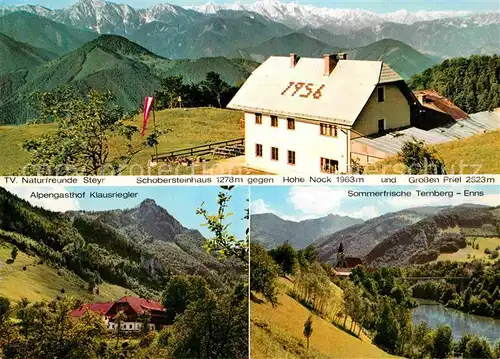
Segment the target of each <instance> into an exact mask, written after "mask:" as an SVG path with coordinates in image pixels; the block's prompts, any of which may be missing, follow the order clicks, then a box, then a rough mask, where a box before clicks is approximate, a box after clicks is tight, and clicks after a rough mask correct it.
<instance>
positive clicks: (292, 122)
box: [287, 118, 295, 130]
mask: <svg viewBox="0 0 500 359" xmlns="http://www.w3.org/2000/svg"><path fill="white" fill-rule="evenodd" d="M287 121H288V129H289V130H295V119H294V118H289V119H287Z"/></svg>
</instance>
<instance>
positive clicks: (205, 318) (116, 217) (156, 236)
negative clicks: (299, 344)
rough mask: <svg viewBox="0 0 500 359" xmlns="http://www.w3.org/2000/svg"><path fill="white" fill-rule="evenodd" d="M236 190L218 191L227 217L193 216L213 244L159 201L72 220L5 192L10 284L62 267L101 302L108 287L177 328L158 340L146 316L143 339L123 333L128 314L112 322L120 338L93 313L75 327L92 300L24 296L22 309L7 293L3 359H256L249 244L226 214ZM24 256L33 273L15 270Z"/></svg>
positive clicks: (1, 231) (0, 223) (141, 318)
mask: <svg viewBox="0 0 500 359" xmlns="http://www.w3.org/2000/svg"><path fill="white" fill-rule="evenodd" d="M231 189H232V188H228V189H224V190H222V191H221V192H219V196H218V199H219V200H218V201H217V204H218V205H219V207H220V208H221V209H219V211H218V212H217V213H218V215H216V216H214V215H212V214H211V213H208V212H207V211H206V210H205V209H204V208H203V204H201V205H200V206H201V207H200V208H198V209H195V208H193V214H194V213H196V214H198V215H203V216H204V218H205V220H206V224H207V226H208V227H209V230H210V232H212V233H213V235H214V236H215V238H211V239H206V238H204V237H203V236H201V234H200V233H199V232H197V231H193V230H187V229H186V228H184V227H183V226H182V225H181V224H180V223H179V222H178V221H177V220H175V218H174V217H173V216H171V215H170V214H169V213H168V212H167V211H166V210H165V209H163V208H161V207H159V206H157V205H156V203H155V202H154V201H153V200H145V201H143V202H142V204H141V205H140V206H138V207H136V208H132V209H128V210H123V211H122V210H114V211H105V212H67V213H64V214H63V213H56V212H52V211H48V210H45V209H43V208H39V207H34V206H32V205H30V204H29V203H28V202H27V201H25V200H22V199H20V198H18V197H16V196H15V195H13V194H11V193H9V192H8V191H6V190H5V189H3V188H1V187H0V244H2V245H3V248H9V251H10V250H11V258H9V259H8V261H7V262H6V265H8V266H10V267H11V271H10V272H7V274H8V275H11V274H12V273H13V271H14V270H19V271H33V272H34V271H36V270H37V268H38V267H39V266H40V267H41V266H53V267H55V268H56V269H57V270H58V271H59V269H62V268H65V269H68V270H70V271H73V272H74V273H76V274H77V275H79V276H80V277H81V278H83V279H84V280H86V281H87V282H88V289H89V291H90V292H92V293H94V292H96V291H98V290H99V285H100V283H102V282H103V281H106V282H109V283H115V284H119V285H122V286H123V287H126V288H130V289H133V291H134V293H136V294H138V295H140V296H142V297H145V298H155V299H158V300H159V301H160V302H161V304H162V305H163V307H164V308H166V316H167V318H168V323H169V325H168V326H163V327H161V326H159V325H157V327H156V328H155V329H156V330H155V331H151V328H150V318H151V316H152V314H151V312H150V311H149V310H143V311H140V312H139V313H138V316H137V320H136V321H138V322H140V323H141V328H140V331H137V332H125V331H124V330H123V327H122V325H121V324H122V323H123V322H126V321H127V320H130V318H129V317H127V315H126V314H125V313H124V312H123V311H119V312H118V313H117V314H116V315H115V316H114V317H113V319H112V321H113V322H114V323H115V324H116V328H115V329H113V330H111V329H109V328H107V327H106V322H105V321H104V320H103V318H102V315H100V314H98V313H94V312H92V311H87V312H86V313H85V314H84V315H83V316H82V317H80V318H78V319H77V318H74V317H73V316H72V310H73V309H77V308H81V305H82V304H83V302H82V301H83V298H80V296H78V297H76V298H75V297H73V296H72V295H71V294H68V293H66V292H65V290H64V288H63V289H61V291H60V292H59V293H58V295H57V297H56V298H54V299H53V300H45V301H39V302H30V300H28V299H26V298H25V297H22V298H21V299H20V300H13V299H15V298H16V297H15V295H13V293H11V292H9V291H7V292H5V291H4V292H3V293H2V295H6V297H3V296H0V357H1V358H5V359H27V358H30V359H31V358H33V359H46V358H66V359H97V358H99V359H118V358H134V359H145V358H166V359H167V358H168V359H191V358H200V359H222V358H223V359H244V358H247V357H248V295H247V294H248V291H247V289H246V288H247V285H248V273H247V271H246V269H245V267H246V264H247V263H248V254H247V250H246V248H247V244H246V243H247V240H238V239H237V238H236V237H235V236H234V235H232V234H230V233H229V232H228V231H227V228H228V226H229V224H227V223H226V222H225V220H226V217H228V215H230V214H228V215H225V216H222V215H221V213H222V214H224V210H225V209H226V207H227V202H229V201H230V200H231V195H230V193H229V192H230V190H231ZM142 214H144V215H143V216H142ZM135 222H138V224H135ZM115 225H116V226H119V228H124V229H125V230H123V231H119V230H117V229H116V228H114V227H113V226H115ZM141 226H149V228H148V230H145V229H144V228H141ZM167 228H170V229H171V231H170V232H169V231H168V230H166V229H167ZM215 228H223V229H222V230H220V231H216V230H215ZM163 230H166V233H162V231H163ZM5 242H6V243H7V244H6V243H5ZM147 243H148V244H150V245H151V246H148V245H146V244H147ZM181 246H182V248H180V247H181ZM177 247H179V248H177ZM162 248H170V249H175V250H171V251H168V250H167V251H165V250H162ZM223 248H226V250H223ZM21 252H22V257H24V258H26V257H27V256H30V257H33V258H34V259H35V262H34V263H33V265H30V266H29V268H27V267H26V266H25V267H24V268H22V269H21V267H20V266H18V265H16V264H17V260H19V258H17V257H18V253H21ZM191 253H192V254H193V255H191ZM182 256H184V257H182ZM179 257H180V258H179ZM182 263H184V265H186V266H187V265H189V271H187V268H186V267H184V268H183V267H179V264H182ZM0 264H1V265H4V264H3V263H0ZM208 267H209V268H208ZM0 279H1V278H0ZM82 289H83V287H82ZM113 299H114V300H116V299H118V298H113Z"/></svg>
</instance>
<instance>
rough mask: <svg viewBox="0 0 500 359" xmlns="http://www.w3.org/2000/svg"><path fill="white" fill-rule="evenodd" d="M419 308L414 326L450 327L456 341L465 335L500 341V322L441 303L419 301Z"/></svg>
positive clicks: (493, 341)
mask: <svg viewBox="0 0 500 359" xmlns="http://www.w3.org/2000/svg"><path fill="white" fill-rule="evenodd" d="M418 302H419V306H418V307H417V308H415V309H414V310H413V313H412V321H413V323H414V324H418V323H420V322H426V323H427V324H428V325H429V326H430V327H431V328H436V327H438V326H439V325H449V326H450V327H451V329H452V331H453V337H454V339H455V340H459V339H460V338H461V337H462V336H463V335H464V334H467V333H470V334H477V335H479V336H480V337H484V338H485V339H487V340H488V341H489V342H490V343H496V342H497V341H498V340H499V339H500V320H498V319H493V318H487V317H481V316H479V315H472V314H467V313H463V312H461V311H459V310H456V309H451V308H447V307H445V306H444V305H441V304H439V303H435V302H431V301H424V300H420V299H419V300H418Z"/></svg>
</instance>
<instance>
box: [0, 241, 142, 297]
mask: <svg viewBox="0 0 500 359" xmlns="http://www.w3.org/2000/svg"><path fill="white" fill-rule="evenodd" d="M12 248H13V246H12V245H10V244H8V243H5V242H0V297H2V296H3V297H7V298H9V299H10V300H19V299H21V298H27V299H28V300H29V301H42V300H52V299H55V298H56V297H57V296H58V295H61V294H62V291H61V290H62V289H64V293H65V294H66V295H69V296H74V297H77V298H81V299H82V300H85V301H89V302H90V301H110V300H116V299H118V298H120V297H122V296H124V295H125V294H128V295H134V294H133V293H132V292H131V291H130V290H127V289H125V288H122V287H119V286H117V285H112V284H108V283H103V284H101V285H99V294H98V295H97V294H92V293H91V292H89V291H88V290H87V288H88V284H87V283H86V282H84V281H83V280H82V279H80V278H79V277H78V276H76V275H75V274H74V273H72V272H70V271H68V270H66V269H55V268H53V267H50V266H48V265H46V264H39V263H40V258H38V257H35V256H29V255H27V254H25V253H23V252H21V251H19V252H18V255H17V258H16V260H15V261H14V262H12V259H11V251H12ZM24 268H26V270H24Z"/></svg>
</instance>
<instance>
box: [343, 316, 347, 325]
mask: <svg viewBox="0 0 500 359" xmlns="http://www.w3.org/2000/svg"><path fill="white" fill-rule="evenodd" d="M346 323H347V315H345V314H344V328H345V324H346Z"/></svg>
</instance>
